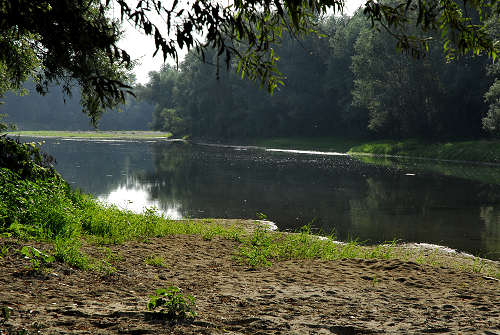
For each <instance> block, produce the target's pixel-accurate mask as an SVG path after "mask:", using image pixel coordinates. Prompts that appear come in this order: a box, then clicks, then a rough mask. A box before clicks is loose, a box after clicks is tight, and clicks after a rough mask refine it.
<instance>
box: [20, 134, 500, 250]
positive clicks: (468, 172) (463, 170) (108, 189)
mask: <svg viewBox="0 0 500 335" xmlns="http://www.w3.org/2000/svg"><path fill="white" fill-rule="evenodd" d="M27 140H29V139H27ZM42 147H43V149H44V150H45V151H47V152H49V153H50V154H52V155H53V156H55V158H56V160H57V165H56V168H57V169H58V170H59V172H60V173H61V174H62V175H63V177H64V178H65V179H66V180H67V181H68V182H70V183H71V184H72V185H74V186H75V187H78V188H80V189H81V190H83V191H85V192H89V193H92V194H94V195H95V196H96V197H98V198H99V199H101V200H103V201H106V202H110V203H113V204H116V205H117V206H119V207H122V208H128V209H131V210H134V211H141V210H143V208H144V207H147V206H155V207H156V208H158V210H159V211H161V212H163V213H164V214H165V215H167V216H169V217H171V218H175V219H178V218H189V217H192V218H206V217H220V218H256V217H257V214H256V213H264V214H265V215H267V218H268V220H271V221H273V222H275V223H276V224H277V226H278V227H279V229H280V230H294V229H298V228H300V227H301V226H303V225H305V224H308V223H311V225H312V227H313V228H314V229H317V230H321V231H323V232H325V233H330V232H334V234H335V235H336V236H337V238H338V239H340V240H346V239H350V238H356V239H358V240H359V241H363V242H366V243H377V242H383V241H389V240H393V239H399V240H402V241H405V242H426V243H433V244H439V245H444V246H448V247H451V248H454V249H458V250H461V251H465V252H469V253H473V254H475V255H479V256H482V257H486V258H490V259H500V166H483V165H473V164H465V163H461V164H458V163H443V162H439V163H438V162H436V161H426V160H405V161H401V160H395V159H393V160H387V159H384V160H382V159H379V160H377V159H372V158H365V159H357V158H352V157H349V156H346V155H339V154H328V153H308V152H286V151H272V150H262V149H255V148H245V147H219V146H207V145H194V144H185V143H181V142H168V141H160V140H158V141H155V140H152V141H118V140H116V141H88V140H70V139H46V140H45V144H44V145H43V146H42Z"/></svg>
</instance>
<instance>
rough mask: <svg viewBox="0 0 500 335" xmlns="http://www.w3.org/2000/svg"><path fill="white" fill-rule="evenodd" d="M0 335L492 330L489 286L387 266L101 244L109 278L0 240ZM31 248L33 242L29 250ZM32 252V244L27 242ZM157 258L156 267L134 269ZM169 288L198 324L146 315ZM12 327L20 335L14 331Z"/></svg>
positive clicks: (499, 309) (499, 308)
mask: <svg viewBox="0 0 500 335" xmlns="http://www.w3.org/2000/svg"><path fill="white" fill-rule="evenodd" d="M6 245H9V246H10V248H9V250H10V252H9V253H8V255H6V256H4V257H3V258H1V259H0V308H1V312H2V313H3V314H4V316H5V313H6V312H5V311H6V310H7V308H6V307H8V310H9V311H10V317H9V318H8V319H7V320H5V318H4V317H2V314H0V334H1V335H4V334H22V333H23V332H22V330H23V329H26V332H24V333H25V334H342V335H346V334H425V333H439V334H446V333H449V334H469V333H470V334H500V283H499V281H498V280H496V279H493V278H489V277H486V276H482V275H479V274H472V273H463V272H459V271H456V270H452V269H447V268H435V267H430V266H421V265H418V264H416V263H411V262H403V261H399V260H389V261H381V260H341V261H284V262H277V263H275V264H274V265H273V266H272V267H270V268H265V269H261V270H255V271H252V270H249V269H248V267H246V266H243V265H239V264H238V263H237V262H236V261H235V260H234V258H233V254H234V250H235V242H232V241H228V240H222V239H214V240H211V241H206V240H203V239H202V238H201V237H199V236H172V237H164V238H158V239H151V240H150V241H149V243H143V242H128V243H125V244H123V245H117V246H111V247H110V248H111V249H112V250H113V254H114V255H115V256H114V259H112V260H111V261H112V262H113V263H114V265H115V266H116V268H117V271H116V272H115V273H114V274H111V275H99V274H98V273H95V272H85V271H80V270H75V269H72V268H70V267H68V266H66V265H63V264H60V263H56V264H55V265H53V266H52V268H51V269H49V271H48V272H47V273H46V274H43V275H34V274H33V273H31V272H29V271H28V270H26V266H27V265H29V261H28V260H27V259H23V257H22V256H21V255H20V254H19V253H17V252H15V250H17V249H19V248H20V247H21V245H17V244H16V242H13V241H12V240H6V239H3V240H2V239H0V249H1V248H2V247H3V246H6ZM31 245H34V244H31ZM36 246H37V247H43V245H39V244H37V245H36ZM151 255H157V256H159V257H163V258H164V259H165V260H166V261H165V264H166V267H155V266H151V265H147V264H145V259H146V258H147V257H148V256H151ZM169 285H175V286H178V287H180V288H181V289H182V290H183V292H184V293H185V294H191V295H193V296H194V297H195V299H196V311H197V313H198V316H197V317H196V318H194V319H193V320H186V321H183V322H176V323H171V322H168V321H162V320H158V319H157V318H155V317H154V315H153V313H152V312H148V311H147V310H146V304H147V302H148V301H149V295H150V294H152V293H153V292H154V291H155V289H157V288H162V287H168V286H169ZM19 331H21V332H19Z"/></svg>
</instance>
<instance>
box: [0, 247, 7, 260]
mask: <svg viewBox="0 0 500 335" xmlns="http://www.w3.org/2000/svg"><path fill="white" fill-rule="evenodd" d="M8 255H9V247H8V246H6V245H4V246H3V247H2V249H0V259H2V258H4V257H6V256H8Z"/></svg>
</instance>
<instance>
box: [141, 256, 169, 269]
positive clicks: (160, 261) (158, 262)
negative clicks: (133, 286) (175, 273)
mask: <svg viewBox="0 0 500 335" xmlns="http://www.w3.org/2000/svg"><path fill="white" fill-rule="evenodd" d="M144 263H146V264H147V265H151V266H155V267H157V268H166V267H167V265H166V264H165V259H164V258H163V257H159V256H153V255H151V256H148V257H146V258H145V259H144Z"/></svg>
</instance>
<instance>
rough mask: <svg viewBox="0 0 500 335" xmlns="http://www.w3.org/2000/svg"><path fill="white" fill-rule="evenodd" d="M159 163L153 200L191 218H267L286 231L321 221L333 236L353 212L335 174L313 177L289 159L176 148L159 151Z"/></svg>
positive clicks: (164, 146) (156, 160) (166, 146)
mask: <svg viewBox="0 0 500 335" xmlns="http://www.w3.org/2000/svg"><path fill="white" fill-rule="evenodd" d="M153 160H154V166H155V176H147V177H146V178H153V177H154V178H158V181H159V182H158V183H157V184H155V186H154V188H153V190H152V192H153V196H154V197H155V198H158V199H160V201H163V200H162V199H165V200H166V199H176V201H178V202H179V203H182V204H183V205H182V208H183V209H185V211H184V212H183V214H184V215H187V216H193V217H228V218H235V217H236V218H241V217H243V218H255V215H256V213H257V212H264V213H266V214H267V215H268V216H269V217H270V219H271V220H277V221H278V222H277V223H278V224H279V225H280V227H281V228H284V227H286V228H298V227H300V226H302V225H304V224H306V223H308V222H310V221H311V220H313V219H316V222H315V224H316V226H318V225H319V226H322V228H323V230H325V231H330V230H331V228H332V221H333V220H337V218H339V217H340V216H342V215H343V214H342V213H346V212H347V206H348V197H347V196H346V191H345V190H349V189H350V187H347V186H346V185H344V186H342V185H340V184H341V182H342V180H341V179H339V178H338V177H336V176H332V175H331V174H329V173H326V174H325V173H311V171H308V170H306V169H304V164H303V163H302V162H300V161H298V160H297V159H296V158H293V157H292V158H291V157H290V156H289V155H288V156H287V155H283V156H279V155H276V154H274V155H272V156H271V155H269V154H266V153H264V152H244V151H235V150H228V149H219V148H207V147H199V146H196V145H186V144H174V143H172V144H161V145H155V146H153ZM323 172H325V171H323ZM344 183H345V182H344ZM347 183H350V181H347ZM335 189H337V190H342V191H340V192H334V191H335ZM335 213H337V214H338V213H340V214H338V215H335ZM328 217H330V218H332V220H330V221H328V220H325V219H326V218H328ZM341 221H342V219H341Z"/></svg>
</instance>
